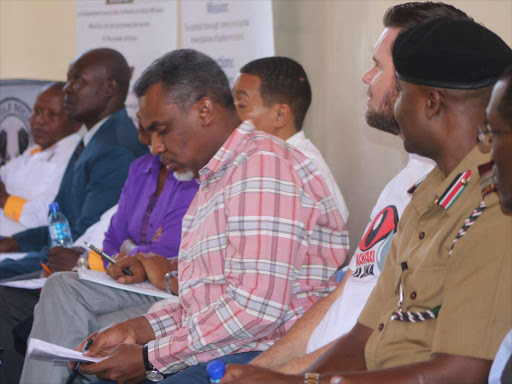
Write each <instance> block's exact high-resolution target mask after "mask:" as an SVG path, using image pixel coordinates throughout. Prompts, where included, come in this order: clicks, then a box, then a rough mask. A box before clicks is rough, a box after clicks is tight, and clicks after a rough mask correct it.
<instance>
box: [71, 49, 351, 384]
mask: <svg viewBox="0 0 512 384" xmlns="http://www.w3.org/2000/svg"><path fill="white" fill-rule="evenodd" d="M135 93H136V95H137V97H138V98H139V106H140V109H139V112H138V118H139V124H140V126H141V127H142V128H144V129H146V130H148V131H150V132H151V135H152V146H153V152H154V153H157V154H159V155H160V159H161V162H162V163H163V164H166V165H167V168H168V169H169V170H173V171H174V172H176V173H178V174H181V175H182V176H183V177H186V175H190V176H191V177H195V178H197V179H199V182H200V188H199V191H198V192H197V195H196V197H195V198H194V200H193V202H192V204H191V206H190V208H189V210H188V212H187V214H186V215H185V217H184V219H183V231H182V241H181V246H180V252H179V266H178V271H179V275H178V280H179V296H180V301H179V303H178V304H171V305H169V306H167V307H166V308H165V309H163V310H160V311H157V312H154V313H150V314H147V315H145V316H141V317H138V318H134V319H130V320H128V321H124V322H121V323H117V324H114V325H112V326H111V327H109V328H106V329H103V330H100V331H98V332H96V333H94V334H92V335H91V336H89V337H90V338H91V339H93V343H92V346H91V348H90V350H89V352H88V355H94V356H108V358H107V359H105V360H103V361H101V362H99V363H95V364H88V365H82V366H81V367H80V370H81V371H82V372H83V373H86V374H96V375H97V376H98V377H99V378H101V379H107V380H114V381H117V382H120V383H125V382H129V383H137V382H142V381H144V380H145V379H147V380H153V381H161V380H164V381H163V382H165V383H167V384H170V383H172V384H176V383H187V384H191V383H208V382H209V380H208V376H207V373H206V370H205V366H206V364H205V363H206V362H208V361H210V360H213V359H217V358H221V359H222V360H224V361H225V362H226V363H233V362H238V363H247V362H249V361H250V360H251V359H252V358H253V357H255V356H256V355H257V354H258V353H259V352H261V351H264V350H266V349H267V348H268V347H270V346H271V345H272V344H273V343H274V342H275V341H276V340H277V339H278V338H279V337H281V336H282V335H283V334H284V333H285V332H286V331H287V330H288V329H289V328H290V327H291V326H292V325H293V323H294V322H295V321H296V320H297V319H298V318H299V317H300V316H301V315H302V314H304V313H305V312H306V311H307V310H308V309H309V308H310V307H311V306H312V305H313V304H314V303H315V302H316V301H318V300H319V299H320V298H322V297H324V296H326V295H327V294H328V293H329V292H330V291H331V290H332V289H333V288H334V287H335V284H336V279H335V275H336V269H337V268H338V266H339V265H341V263H342V262H343V261H344V259H345V256H346V253H347V250H348V244H349V243H348V234H347V231H346V226H345V223H344V222H343V220H342V218H341V215H340V212H339V211H338V209H337V208H336V205H335V201H334V198H333V196H332V195H331V193H330V192H329V188H328V187H327V185H326V183H325V181H324V179H323V178H322V176H320V173H319V171H318V169H317V168H316V167H315V166H314V165H313V163H312V162H311V161H310V160H308V159H307V158H306V157H305V156H303V155H302V154H301V153H299V152H297V151H295V150H294V149H293V148H292V147H290V146H288V145H287V144H285V143H284V142H283V141H282V140H280V139H278V138H276V137H273V136H271V135H268V134H266V133H263V132H259V131H255V130H254V128H253V126H252V125H251V124H250V123H248V122H246V123H243V124H241V125H240V120H239V119H238V117H237V114H236V111H235V107H234V105H233V99H232V96H231V93H230V89H229V84H228V81H227V79H226V77H225V75H224V73H223V71H222V70H221V69H220V67H219V66H218V65H217V64H216V63H215V62H214V61H213V60H212V59H210V58H209V57H207V56H205V55H203V54H201V53H199V52H196V51H193V50H177V51H173V52H171V53H168V54H166V55H164V56H163V57H162V58H160V59H158V60H156V61H155V62H154V63H153V64H152V65H151V66H150V67H149V68H148V69H146V71H145V72H144V73H143V74H142V76H141V78H140V79H139V80H138V81H137V83H136V84H135ZM84 343H85V340H84V342H83V343H82V344H81V345H80V346H79V347H78V349H81V348H82V346H83V345H84Z"/></svg>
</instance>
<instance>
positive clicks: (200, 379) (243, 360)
mask: <svg viewBox="0 0 512 384" xmlns="http://www.w3.org/2000/svg"><path fill="white" fill-rule="evenodd" d="M260 353H261V352H259V351H256V352H243V353H235V354H233V355H226V356H222V357H219V358H218V359H215V360H222V361H223V362H224V363H226V364H247V363H248V362H250V361H251V360H252V359H254V358H255V357H256V356H258V355H259V354H260ZM207 365H208V362H206V363H199V364H197V365H193V366H191V367H188V368H185V369H182V370H181V371H179V372H176V373H174V374H172V375H165V379H164V380H163V381H161V383H162V384H209V383H210V378H209V376H208V373H207V372H206V366H207ZM113 383H114V382H113V381H103V380H98V381H95V382H93V383H92V384H113ZM142 384H152V383H151V381H149V380H144V381H143V382H142Z"/></svg>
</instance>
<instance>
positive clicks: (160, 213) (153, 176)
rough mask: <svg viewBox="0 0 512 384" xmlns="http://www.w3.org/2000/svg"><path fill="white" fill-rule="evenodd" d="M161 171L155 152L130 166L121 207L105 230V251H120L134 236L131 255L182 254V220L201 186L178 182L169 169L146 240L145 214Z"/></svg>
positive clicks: (153, 212) (173, 255) (115, 252)
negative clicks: (142, 235) (158, 233)
mask: <svg viewBox="0 0 512 384" xmlns="http://www.w3.org/2000/svg"><path fill="white" fill-rule="evenodd" d="M159 171H160V159H159V158H158V156H154V155H151V154H147V155H144V156H142V157H140V158H138V159H137V160H135V161H133V162H132V164H131V165H130V171H129V173H128V178H127V179H126V182H125V184H124V186H123V190H122V192H121V197H120V198H119V207H118V209H117V212H116V214H115V215H114V217H112V221H111V222H110V226H109V227H108V230H107V232H106V233H105V241H104V242H103V250H104V251H105V253H106V254H108V255H111V256H112V255H115V254H117V253H119V248H120V247H121V244H122V243H123V241H124V240H126V239H128V238H130V239H132V240H133V241H134V242H135V244H137V247H136V248H135V249H134V250H133V251H132V252H131V254H130V255H134V254H135V253H139V252H140V253H147V252H154V253H156V254H159V255H162V256H165V257H166V258H172V257H176V256H178V251H179V248H180V241H181V220H182V219H183V216H184V215H185V212H187V210H188V206H189V205H190V203H191V202H192V199H193V198H194V196H195V194H196V191H197V189H198V187H199V185H198V183H197V181H195V180H191V181H185V182H183V181H178V180H176V178H175V177H174V175H173V173H172V172H169V175H168V176H167V180H166V182H165V185H164V188H163V189H162V192H161V193H160V196H158V200H157V201H156V203H155V205H154V208H153V210H152V212H151V215H150V217H149V222H148V225H147V226H146V228H145V239H144V241H142V240H141V231H142V226H143V221H144V215H145V214H146V211H147V209H148V205H149V203H150V200H151V196H152V195H154V194H155V192H156V188H157V184H158V175H159ZM157 232H161V235H160V236H159V237H158V236H156V237H157V238H156V239H155V235H157ZM146 241H147V242H146Z"/></svg>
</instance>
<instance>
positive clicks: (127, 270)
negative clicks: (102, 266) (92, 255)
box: [84, 241, 133, 276]
mask: <svg viewBox="0 0 512 384" xmlns="http://www.w3.org/2000/svg"><path fill="white" fill-rule="evenodd" d="M84 243H85V245H87V246H88V247H89V249H92V250H93V251H94V252H96V253H97V254H98V255H100V256H101V258H102V259H103V260H105V261H108V262H109V263H110V264H112V265H114V264H115V263H116V261H115V260H114V259H113V258H111V257H110V256H109V255H107V254H106V253H105V252H103V251H101V250H100V249H98V248H96V247H95V246H94V245H92V244H91V243H89V242H87V241H84ZM123 273H124V274H125V275H128V276H133V273H132V272H131V271H130V270H129V269H128V268H123Z"/></svg>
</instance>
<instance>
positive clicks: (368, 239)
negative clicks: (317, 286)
mask: <svg viewBox="0 0 512 384" xmlns="http://www.w3.org/2000/svg"><path fill="white" fill-rule="evenodd" d="M432 168H434V163H433V162H432V161H431V160H429V159H426V158H423V157H420V156H417V155H410V156H409V161H408V163H407V165H406V167H405V168H404V169H402V170H401V171H400V173H399V174H398V175H396V176H395V177H394V178H393V179H392V180H391V181H390V182H389V183H388V185H386V187H385V188H384V190H383V191H382V193H381V194H380V196H379V199H378V200H377V204H375V207H374V208H373V211H372V213H371V216H370V223H369V224H368V226H367V227H366V230H365V232H364V236H363V238H362V239H361V243H360V244H359V247H358V248H357V250H356V252H355V253H354V255H353V256H352V259H351V260H350V264H349V268H350V269H351V270H352V271H353V274H352V276H350V278H349V279H348V280H347V282H346V284H345V287H344V288H343V293H342V294H341V296H340V297H339V298H338V299H337V300H336V301H335V302H334V303H333V304H332V306H331V307H330V308H329V311H328V312H327V314H326V315H325V316H324V318H323V319H322V320H321V321H320V323H319V324H318V326H317V327H316V329H315V330H314V331H313V333H312V334H311V337H310V338H309V342H308V346H307V350H306V351H307V353H311V352H313V351H315V350H317V349H319V348H321V347H323V346H324V345H326V344H329V343H330V342H331V341H333V340H335V339H337V338H338V337H340V336H341V335H343V334H345V333H347V332H348V331H350V330H351V329H352V327H353V326H354V325H355V324H356V321H357V318H358V317H359V314H360V313H361V311H362V309H363V307H364V305H365V304H366V300H368V297H369V296H370V294H371V292H372V290H373V288H374V287H375V285H376V284H377V279H378V278H379V275H380V272H381V269H382V267H383V266H384V261H385V260H386V256H387V254H388V252H389V248H390V245H391V241H392V240H393V237H394V235H395V233H396V230H397V225H398V220H399V218H400V216H401V215H402V212H403V211H404V209H405V207H406V206H407V204H409V201H411V197H412V196H411V195H410V194H408V193H407V191H408V190H409V188H410V187H411V186H413V185H414V184H415V183H416V182H418V181H419V180H421V179H422V178H423V177H424V176H425V175H427V174H428V173H429V172H430V171H431V170H432Z"/></svg>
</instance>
